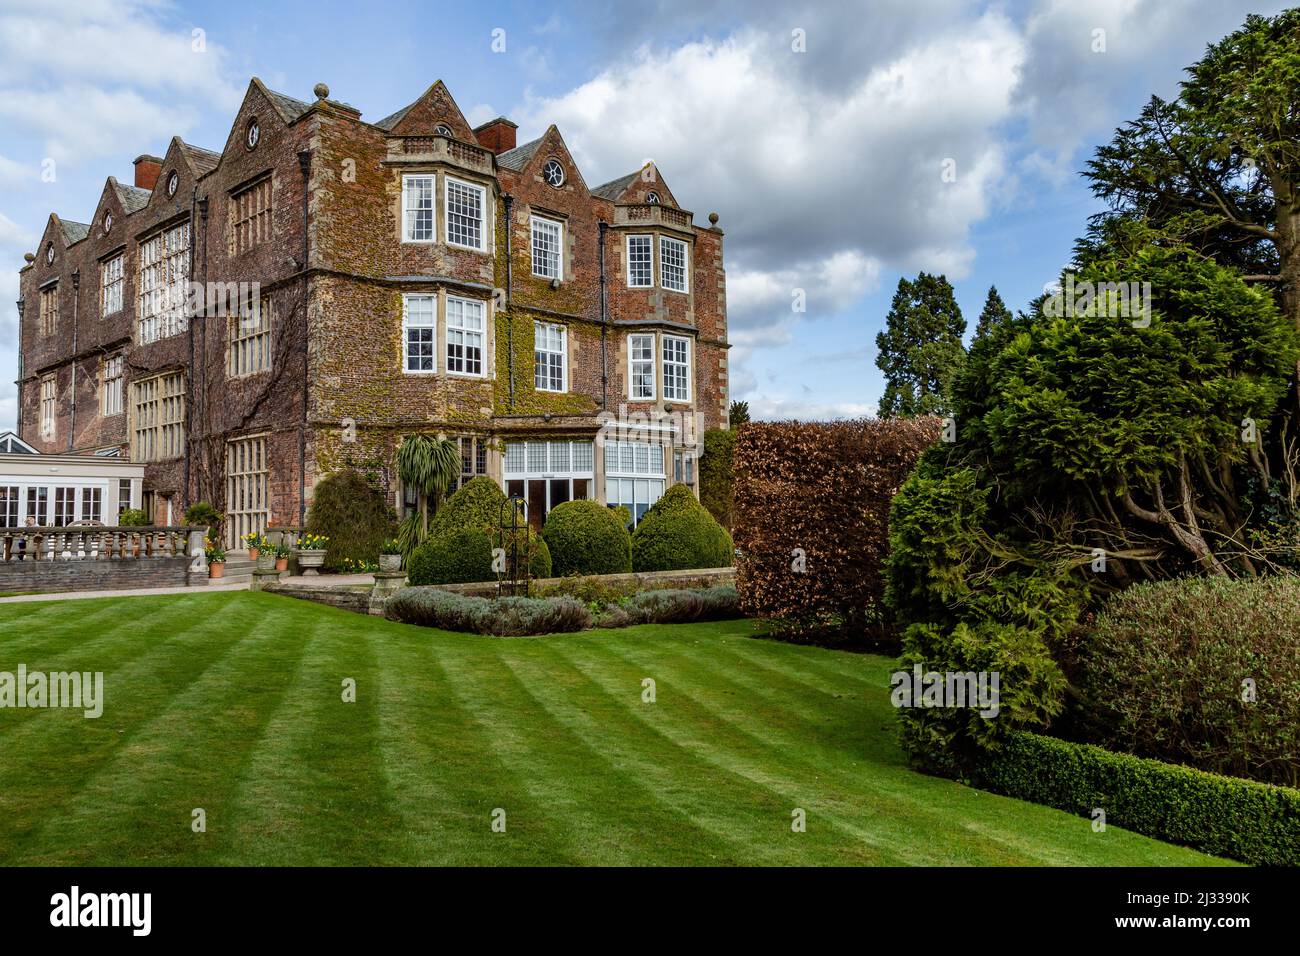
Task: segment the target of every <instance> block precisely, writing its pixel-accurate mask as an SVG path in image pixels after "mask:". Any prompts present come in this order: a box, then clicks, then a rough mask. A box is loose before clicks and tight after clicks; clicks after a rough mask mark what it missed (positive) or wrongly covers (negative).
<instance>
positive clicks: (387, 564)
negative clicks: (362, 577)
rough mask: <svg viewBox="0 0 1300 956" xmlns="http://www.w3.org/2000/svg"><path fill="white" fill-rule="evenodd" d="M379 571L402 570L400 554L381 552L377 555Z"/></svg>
mask: <svg viewBox="0 0 1300 956" xmlns="http://www.w3.org/2000/svg"><path fill="white" fill-rule="evenodd" d="M379 570H380V571H400V570H402V556H401V555H400V554H381V555H380V556H379Z"/></svg>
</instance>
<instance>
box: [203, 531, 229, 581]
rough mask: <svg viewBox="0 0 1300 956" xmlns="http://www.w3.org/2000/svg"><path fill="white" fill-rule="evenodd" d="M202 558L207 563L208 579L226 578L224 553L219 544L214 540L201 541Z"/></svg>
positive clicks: (208, 538)
mask: <svg viewBox="0 0 1300 956" xmlns="http://www.w3.org/2000/svg"><path fill="white" fill-rule="evenodd" d="M203 556H204V557H205V558H206V559H207V562H208V577H209V578H224V577H225V576H226V551H225V549H224V548H222V547H221V542H219V541H217V540H216V539H215V538H210V537H205V538H204V539H203Z"/></svg>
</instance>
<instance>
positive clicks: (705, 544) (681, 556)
mask: <svg viewBox="0 0 1300 956" xmlns="http://www.w3.org/2000/svg"><path fill="white" fill-rule="evenodd" d="M734 553H735V546H734V545H733V544H732V542H731V535H730V534H728V533H727V529H726V528H724V527H722V525H720V524H718V522H717V521H715V520H714V518H713V515H711V514H709V513H708V511H706V510H705V508H704V506H703V505H702V504H700V503H699V502H698V501H696V500H695V495H693V494H692V493H691V489H690V488H688V487H686V486H685V485H673V486H672V487H671V488H669V489H668V490H667V491H666V492H664V496H663V497H662V498H660V499H659V500H658V501H657V502H655V503H654V505H653V506H651V508H650V510H649V511H647V512H646V513H645V517H643V518H642V519H641V523H640V524H638V525H637V526H636V530H635V531H634V532H632V570H634V571H685V570H690V569H693V568H725V567H730V566H731V562H732V558H733V556H734Z"/></svg>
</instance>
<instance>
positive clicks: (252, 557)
mask: <svg viewBox="0 0 1300 956" xmlns="http://www.w3.org/2000/svg"><path fill="white" fill-rule="evenodd" d="M260 553H261V550H260V549H259V548H249V549H248V560H249V561H256V560H257V556H258V555H259V554H260Z"/></svg>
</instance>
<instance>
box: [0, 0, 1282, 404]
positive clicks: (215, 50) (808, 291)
mask: <svg viewBox="0 0 1300 956" xmlns="http://www.w3.org/2000/svg"><path fill="white" fill-rule="evenodd" d="M1281 7H1282V5H1281V4H1267V3H1239V2H1236V0H1021V2H1006V3H983V2H974V0H888V2H861V3H834V4H826V3H821V4H817V3H808V4H800V3H799V2H794V3H791V2H775V0H749V2H739V0H736V2H731V0H721V2H713V0H689V2H687V0H647V2H640V3H636V4H621V3H620V4H611V3H544V2H533V3H526V4H525V3H517V4H516V3H510V4H489V3H478V4H463V3H457V4H435V3H414V2H410V3H391V2H384V0H372V2H368V3H324V2H320V0H316V2H311V3H306V2H291V3H277V4H273V5H272V4H265V3H246V2H240V0H232V2H225V3H222V4H213V5H208V4H202V3H165V2H159V0H113V2H110V0H84V2H78V3H72V2H58V0H50V2H47V3H42V4H30V3H26V2H22V3H18V2H15V0H0V260H3V263H4V266H3V269H0V428H5V427H10V426H12V424H13V420H14V394H15V392H14V387H13V384H12V382H13V379H14V377H15V375H16V368H17V362H16V354H15V352H16V341H17V330H16V319H17V313H16V309H15V307H14V305H13V303H14V300H15V299H16V297H17V270H18V268H19V267H20V266H21V264H22V255H23V253H24V252H29V251H34V248H35V244H36V242H37V239H38V238H39V235H40V232H41V230H42V229H43V227H44V223H45V220H46V217H47V216H48V214H49V213H50V212H51V211H57V212H58V213H59V214H60V215H61V216H63V217H65V218H68V219H73V220H77V221H83V222H84V221H85V220H86V219H87V218H88V217H89V216H90V215H91V213H92V211H93V208H94V205H95V203H96V201H97V199H98V197H99V194H100V191H101V190H102V188H103V184H104V180H105V178H106V177H107V176H109V175H115V176H117V177H118V178H119V179H121V180H126V181H129V180H130V176H131V160H132V159H133V158H135V157H136V156H137V155H139V154H141V153H146V152H148V153H158V154H161V152H162V151H163V149H164V148H165V146H166V143H167V141H168V139H169V138H170V136H171V135H173V134H177V135H180V136H182V137H183V138H184V139H186V140H187V141H188V142H192V143H195V144H197V145H200V146H205V147H209V148H220V146H221V145H222V144H223V143H224V141H225V138H226V135H227V133H228V131H229V123H230V121H231V118H232V116H233V113H234V110H235V108H236V106H237V104H238V102H239V100H240V98H241V97H242V95H243V92H244V90H245V88H246V86H247V83H248V80H249V78H250V77H251V76H254V75H256V76H259V77H261V78H262V79H263V81H265V82H266V83H267V84H268V85H269V86H271V87H272V88H273V89H277V90H280V91H281V92H284V93H288V94H290V95H292V96H296V97H298V98H301V99H310V98H311V90H312V87H313V86H314V85H315V84H316V83H317V82H320V81H324V82H326V83H328V84H329V86H330V89H331V91H332V96H333V97H334V98H337V99H341V100H344V101H346V102H349V103H351V104H353V105H354V106H357V107H358V108H360V109H361V110H362V112H363V115H364V116H365V118H367V119H372V120H373V119H378V118H380V117H382V116H385V115H387V114H388V113H391V112H393V111H394V110H396V109H398V108H400V107H401V106H404V105H406V104H407V103H408V102H410V101H411V100H412V99H414V98H415V97H416V96H418V95H419V94H420V93H421V92H422V91H423V90H424V89H425V88H427V87H428V86H429V84H431V83H432V82H433V81H434V80H436V79H443V80H444V81H445V82H446V83H447V85H448V87H449V88H450V89H451V92H452V94H453V95H454V96H455V97H456V98H457V101H458V102H459V103H460V106H461V108H462V110H464V111H465V113H466V114H467V116H468V117H469V119H470V121H471V122H472V123H476V122H481V121H482V120H484V119H487V118H490V117H491V116H495V115H498V114H504V115H506V116H508V117H510V118H511V119H513V120H515V121H516V122H518V123H519V124H520V130H519V133H520V136H521V140H520V141H521V142H522V141H523V140H524V139H527V138H531V137H532V136H535V135H537V134H538V133H540V132H541V131H542V130H543V129H545V127H546V126H547V125H548V124H549V123H551V122H555V123H557V124H558V126H559V128H560V132H561V133H562V134H563V135H564V136H565V139H566V141H567V142H568V144H569V146H570V149H571V150H572V151H573V152H574V154H575V156H576V158H577V160H578V162H579V164H580V166H581V168H582V172H583V174H584V177H585V179H586V180H587V183H588V185H592V186H594V185H596V184H598V183H601V182H604V181H606V180H608V179H612V178H614V177H615V176H618V175H621V174H623V173H625V172H629V171H631V170H633V169H635V168H638V167H639V166H640V165H641V163H642V162H643V161H644V160H645V159H654V160H655V161H656V163H657V164H658V166H659V168H660V169H661V171H662V173H663V174H664V177H665V179H666V180H667V182H668V184H669V185H670V186H671V188H672V189H673V191H674V193H675V195H676V196H677V198H678V200H679V201H680V202H681V203H682V204H683V205H684V206H686V207H687V208H689V209H692V210H693V211H694V212H695V214H696V216H697V220H698V221H704V217H705V216H707V214H708V213H709V212H713V211H716V212H718V214H719V216H720V217H721V221H720V225H721V226H722V228H723V229H724V230H725V231H726V233H727V268H728V287H729V307H730V317H731V334H732V339H733V342H734V343H735V348H734V349H733V354H732V363H731V369H732V376H733V377H732V392H733V395H732V397H733V398H738V399H744V400H747V401H749V402H750V404H751V406H752V409H753V411H754V412H755V413H756V415H757V416H759V417H814V418H815V417H830V416H841V415H860V414H869V413H870V412H872V411H873V410H874V408H875V402H876V400H877V398H878V397H879V394H880V391H881V388H882V383H881V379H880V374H879V372H878V371H877V369H876V367H875V364H874V362H875V335H876V333H877V332H878V331H879V330H880V328H881V325H882V323H883V320H884V316H885V314H886V312H887V311H888V308H889V300H890V298H891V296H892V293H893V290H894V287H895V286H896V285H897V282H898V279H899V277H900V276H903V275H907V276H911V275H914V274H915V273H916V272H917V271H918V270H920V269H926V270H928V271H936V272H944V273H946V274H947V275H948V276H949V277H950V278H951V279H952V280H953V283H954V285H955V287H956V289H957V293H958V299H959V302H960V303H961V306H962V308H963V310H964V311H965V313H966V317H967V321H968V324H969V326H970V327H971V328H973V327H974V324H975V320H976V317H977V316H978V314H979V311H980V308H981V306H982V305H983V301H984V295H985V292H986V291H987V289H988V287H989V286H990V285H991V284H995V285H997V287H998V289H999V290H1000V291H1001V292H1002V295H1003V298H1004V299H1005V300H1006V301H1007V303H1008V304H1009V305H1010V306H1011V307H1012V308H1018V307H1020V306H1023V305H1024V304H1025V303H1026V302H1027V301H1028V299H1030V298H1031V297H1032V296H1034V295H1035V294H1037V292H1039V291H1040V290H1041V289H1042V287H1043V285H1044V284H1045V283H1047V282H1049V281H1051V280H1052V279H1053V278H1054V277H1055V276H1056V274H1057V273H1058V272H1059V270H1060V267H1061V266H1062V265H1063V264H1064V263H1065V262H1066V260H1067V258H1068V256H1069V251H1070V248H1071V245H1072V243H1073V241H1074V239H1075V237H1076V236H1077V235H1078V234H1079V233H1080V232H1081V230H1082V228H1083V226H1084V222H1085V219H1086V217H1087V216H1088V214H1089V213H1091V212H1093V211H1095V209H1096V208H1097V207H1096V204H1095V202H1094V201H1093V200H1092V198H1091V196H1090V195H1089V193H1088V191H1087V189H1086V186H1085V184H1084V183H1083V182H1082V181H1081V180H1080V178H1079V177H1078V170H1079V169H1080V168H1081V166H1082V164H1083V162H1084V160H1086V158H1087V157H1088V155H1089V153H1090V151H1091V149H1092V148H1093V147H1094V146H1095V145H1096V144H1097V143H1099V142H1102V141H1104V140H1105V139H1107V138H1108V137H1109V135H1110V132H1111V131H1112V130H1113V129H1114V127H1115V126H1117V125H1118V124H1120V123H1122V122H1123V121H1124V120H1125V119H1127V118H1129V117H1131V116H1133V115H1134V114H1135V113H1136V112H1137V110H1138V109H1139V108H1140V107H1141V105H1142V103H1143V102H1144V101H1145V100H1146V99H1147V98H1148V97H1149V96H1150V95H1151V94H1152V93H1159V94H1161V95H1164V96H1169V95H1173V94H1174V93H1176V88H1177V82H1178V79H1179V77H1180V71H1181V69H1182V68H1183V67H1184V66H1185V65H1187V64H1188V63H1190V62H1192V61H1193V60H1195V59H1196V58H1197V57H1198V56H1199V55H1200V53H1201V52H1202V50H1203V49H1204V46H1205V44H1206V43H1208V42H1211V41H1213V40H1215V39H1217V38H1218V37H1220V36H1222V35H1223V34H1225V33H1227V32H1230V31H1231V30H1232V29H1233V28H1234V27H1235V26H1237V25H1239V24H1240V22H1241V21H1242V20H1243V19H1244V18H1245V16H1246V14H1247V13H1251V12H1256V13H1265V14H1268V13H1275V12H1276V11H1277V10H1279V9H1281ZM195 31H202V32H201V34H197V36H198V37H200V38H201V41H202V42H201V43H199V44H196V43H195V37H196V33H195ZM494 31H504V33H503V34H502V33H496V32H494ZM1098 31H1101V32H1100V33H1099V32H1098ZM494 39H496V40H497V44H496V45H497V46H498V47H500V45H501V42H500V41H501V40H502V39H504V46H505V49H504V50H503V51H494V49H493V41H494ZM196 46H197V47H198V49H196ZM799 47H802V49H798V48H799ZM51 159H52V160H53V161H54V169H55V177H54V181H53V182H45V181H42V178H41V171H42V168H43V166H42V164H43V163H46V162H47V161H48V160H51ZM948 160H951V161H952V163H953V166H952V168H953V169H955V178H954V177H950V179H951V181H947V180H945V178H944V177H943V170H944V168H945V167H944V164H945V161H948ZM799 289H802V290H803V292H804V294H805V296H806V300H807V311H806V312H804V313H802V314H798V313H795V312H793V311H792V309H791V302H792V299H793V297H794V295H795V290H799Z"/></svg>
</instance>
